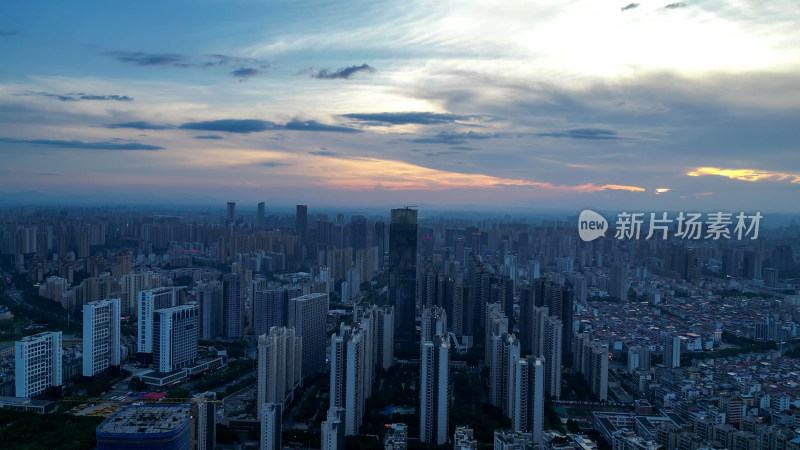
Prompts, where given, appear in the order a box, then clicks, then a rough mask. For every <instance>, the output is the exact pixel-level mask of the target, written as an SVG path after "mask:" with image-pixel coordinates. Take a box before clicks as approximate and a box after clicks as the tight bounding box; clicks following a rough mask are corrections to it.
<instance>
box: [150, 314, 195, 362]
mask: <svg viewBox="0 0 800 450" xmlns="http://www.w3.org/2000/svg"><path fill="white" fill-rule="evenodd" d="M199 315H200V308H198V307H197V305H196V304H194V303H191V304H188V305H182V306H174V307H172V308H165V309H159V310H157V311H156V312H155V314H154V318H153V365H154V366H155V367H157V368H158V371H159V372H164V373H167V372H172V371H173V370H176V369H181V368H184V367H186V366H188V365H190V364H192V363H194V362H195V361H196V360H197V340H198V338H199V335H198V326H197V323H198V321H199Z"/></svg>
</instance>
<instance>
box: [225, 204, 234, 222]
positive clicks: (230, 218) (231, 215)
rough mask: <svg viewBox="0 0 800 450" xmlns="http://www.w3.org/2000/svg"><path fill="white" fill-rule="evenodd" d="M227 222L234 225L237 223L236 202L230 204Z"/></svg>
mask: <svg viewBox="0 0 800 450" xmlns="http://www.w3.org/2000/svg"><path fill="white" fill-rule="evenodd" d="M227 221H228V223H233V222H235V221H236V202H228V216H227Z"/></svg>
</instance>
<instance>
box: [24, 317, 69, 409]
mask: <svg viewBox="0 0 800 450" xmlns="http://www.w3.org/2000/svg"><path fill="white" fill-rule="evenodd" d="M61 355H62V350H61V332H60V331H45V332H44V333H39V334H34V335H32V336H26V337H24V338H22V340H20V341H17V342H16V343H15V345H14V383H15V393H16V396H17V397H28V398H30V397H35V396H37V395H39V394H42V393H44V392H45V391H47V390H48V389H50V388H60V387H61V385H62V378H61V376H62V375H61V374H62V372H61Z"/></svg>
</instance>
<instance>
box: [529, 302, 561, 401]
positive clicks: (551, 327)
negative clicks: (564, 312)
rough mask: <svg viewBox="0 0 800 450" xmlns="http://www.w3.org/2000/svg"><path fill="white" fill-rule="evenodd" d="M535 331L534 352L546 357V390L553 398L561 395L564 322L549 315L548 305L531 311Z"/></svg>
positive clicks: (537, 355) (533, 330)
mask: <svg viewBox="0 0 800 450" xmlns="http://www.w3.org/2000/svg"><path fill="white" fill-rule="evenodd" d="M531 328H532V332H533V344H532V346H533V349H532V350H531V351H532V354H533V356H535V357H543V358H544V364H545V366H544V390H545V392H547V393H548V394H550V396H551V397H553V398H559V397H561V357H562V350H563V335H562V333H563V324H562V323H561V321H560V320H558V319H557V318H556V317H555V316H551V315H549V309H548V308H547V307H546V306H540V307H534V308H533V309H532V311H531Z"/></svg>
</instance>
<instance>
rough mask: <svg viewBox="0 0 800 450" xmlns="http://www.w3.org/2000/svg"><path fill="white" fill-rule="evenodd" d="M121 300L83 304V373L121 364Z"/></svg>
mask: <svg viewBox="0 0 800 450" xmlns="http://www.w3.org/2000/svg"><path fill="white" fill-rule="evenodd" d="M120 347H121V346H120V300H119V299H118V298H112V299H108V300H100V301H97V302H91V303H87V304H85V305H83V376H85V377H92V376H95V375H97V374H99V373H102V372H105V371H106V370H108V369H109V368H110V367H111V366H119V365H120V362H121V361H120Z"/></svg>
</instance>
